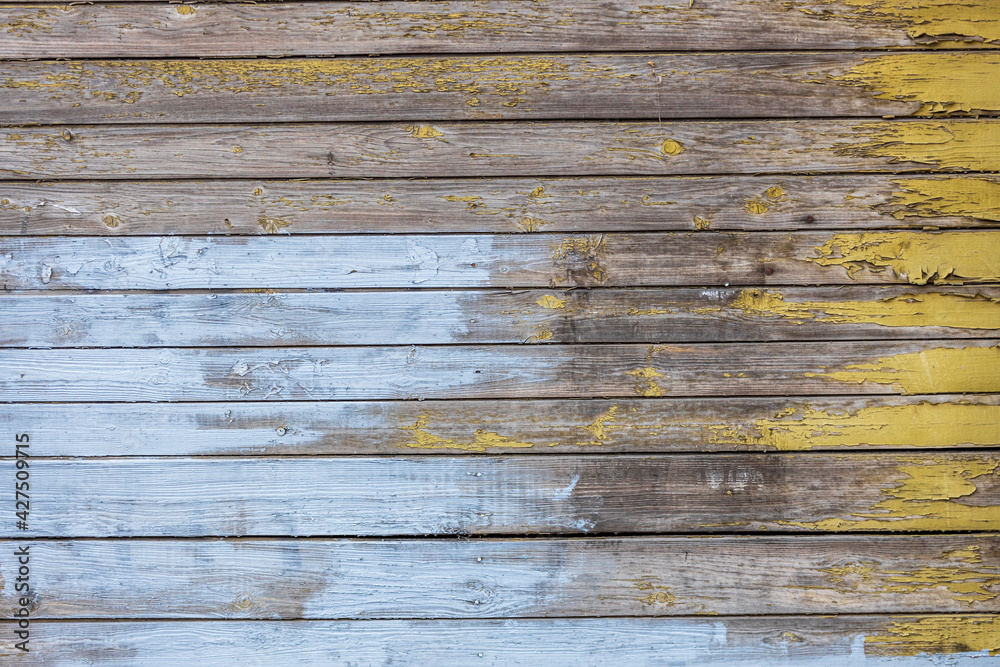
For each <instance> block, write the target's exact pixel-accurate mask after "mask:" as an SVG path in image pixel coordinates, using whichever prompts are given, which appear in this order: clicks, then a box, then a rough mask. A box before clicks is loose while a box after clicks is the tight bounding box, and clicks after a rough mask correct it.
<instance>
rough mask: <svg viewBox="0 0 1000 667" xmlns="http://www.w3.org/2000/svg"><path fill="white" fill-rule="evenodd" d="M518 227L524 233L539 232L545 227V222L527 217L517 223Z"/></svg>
mask: <svg viewBox="0 0 1000 667" xmlns="http://www.w3.org/2000/svg"><path fill="white" fill-rule="evenodd" d="M517 226H518V227H519V228H520V229H521V231H522V232H537V231H538V230H540V229H541V228H542V227H543V226H545V221H544V220H542V219H541V218H531V217H527V216H525V217H523V218H521V219H520V220H518V221H517Z"/></svg>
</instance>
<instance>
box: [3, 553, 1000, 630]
mask: <svg viewBox="0 0 1000 667" xmlns="http://www.w3.org/2000/svg"><path fill="white" fill-rule="evenodd" d="M19 545H20V543H19V542H16V541H4V542H3V543H2V544H0V547H2V550H3V553H4V554H13V553H14V550H15V548H16V547H17V546H19ZM30 549H31V551H30V553H31V579H32V583H34V585H35V589H34V590H35V597H34V609H33V613H32V620H33V621H34V620H37V619H46V618H64V619H74V618H95V619H96V618H121V619H129V618H132V619H135V618H145V619H155V618H174V619H185V618H188V619H194V618H212V619H227V618H228V619H240V618H259V619H272V620H273V619H298V618H309V619H348V618H371V619H378V618H470V617H480V618H482V617H485V618H497V617H509V618H514V617H532V616H540V617H559V616H567V617H579V616H607V615H615V616H618V615H621V616H672V615H690V614H697V613H707V614H713V613H719V614H796V613H817V614H827V613H829V611H830V609H836V610H837V612H838V613H841V614H849V613H879V614H893V613H905V612H916V613H921V614H926V613H928V611H927V610H929V609H934V610H937V611H938V612H939V613H957V614H969V613H975V612H996V611H997V610H998V609H1000V603H998V600H997V597H996V593H995V591H994V590H993V589H994V588H995V586H996V583H995V582H996V578H997V574H996V569H997V568H998V567H1000V556H998V552H1000V544H998V538H997V537H996V536H995V535H981V534H969V535H920V536H881V537H873V536H860V537H852V536H843V537H837V536H826V537H824V536H816V537H809V538H803V537H756V536H754V537H723V536H719V537H710V538H690V537H675V538H664V537H649V538H630V539H579V540H578V539H570V540H568V539H561V540H539V539H535V540H471V541H460V540H431V541H428V540H398V541H393V540H378V541H374V540H371V541H353V540H287V539H279V540H253V539H250V540H244V539H231V540H220V539H212V540H120V541H92V540H86V541H35V542H32V543H31V547H30ZM973 554H975V555H976V556H977V557H978V559H981V562H979V561H978V560H977V559H976V558H972V555H973ZM12 557H13V556H12V555H8V556H5V557H4V563H3V566H4V567H5V568H9V567H11V566H10V565H9V563H10V562H11V559H12ZM110 565H113V567H111V566H110ZM5 571H6V569H5ZM955 577H959V578H961V579H960V580H958V581H965V582H968V584H960V583H958V581H956V582H955V583H952V582H951V581H950V579H952V578H955ZM13 579H14V577H7V583H6V585H5V587H4V590H3V598H2V604H3V607H4V610H5V611H6V613H7V614H9V613H10V611H8V610H12V608H13V606H14V604H15V600H14V597H15V593H14V591H13ZM965 588H969V589H971V591H970V592H962V589H965ZM716 620H720V621H721V619H716ZM886 620H889V619H888V618H887V619H886ZM991 636H992V635H991Z"/></svg>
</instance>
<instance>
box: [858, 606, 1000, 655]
mask: <svg viewBox="0 0 1000 667" xmlns="http://www.w3.org/2000/svg"><path fill="white" fill-rule="evenodd" d="M981 652H987V653H988V654H989V655H991V656H996V655H1000V616H996V615H991V616H929V617H926V618H920V619H915V620H912V621H894V622H892V623H890V624H889V625H888V626H887V627H886V629H885V631H884V634H879V635H867V636H865V655H871V656H886V657H905V656H916V655H920V654H929V655H933V654H939V653H943V654H950V653H981Z"/></svg>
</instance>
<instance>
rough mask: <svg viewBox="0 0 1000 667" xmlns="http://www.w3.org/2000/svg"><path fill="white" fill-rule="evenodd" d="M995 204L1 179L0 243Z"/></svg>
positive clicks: (869, 182)
mask: <svg viewBox="0 0 1000 667" xmlns="http://www.w3.org/2000/svg"><path fill="white" fill-rule="evenodd" d="M277 6H280V5H277ZM998 199H1000V178H998V177H997V176H991V175H982V176H922V175H920V176H908V177H905V178H904V177H890V176H878V175H864V176H782V175H776V176H740V177H726V176H722V177H704V178H662V179H661V178H567V179H526V178H516V179H489V180H481V179H436V180H428V181H410V180H395V181H390V182H383V181H375V182H373V181H363V180H354V181H337V180H332V181H305V182H302V181H223V180H212V181H200V182H191V181H159V182H142V181H116V182H113V183H109V182H106V181H90V182H75V181H49V182H42V183H35V182H24V181H21V182H18V181H13V182H10V181H8V182H4V183H0V235H53V234H61V235H71V236H76V235H95V236H118V235H130V234H226V235H230V234H275V233H282V234H313V233H345V232H346V233H354V234H367V233H371V234H384V233H401V232H402V233H420V232H438V233H442V232H444V233H447V232H451V233H474V232H537V231H541V230H544V231H548V232H605V231H611V230H614V231H618V232H623V231H705V230H707V229H714V230H739V231H766V230H793V229H810V228H820V227H821V228H826V229H845V230H852V231H853V230H858V229H879V228H890V227H891V228H905V227H918V228H919V227H924V226H928V225H933V226H935V227H989V226H994V227H995V226H997V224H998V223H1000V208H998V206H997V203H996V202H997V201H998Z"/></svg>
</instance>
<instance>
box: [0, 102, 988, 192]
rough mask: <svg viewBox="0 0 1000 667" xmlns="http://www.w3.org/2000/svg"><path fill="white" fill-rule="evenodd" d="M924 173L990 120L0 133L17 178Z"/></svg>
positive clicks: (972, 147)
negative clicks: (826, 172)
mask: <svg viewBox="0 0 1000 667" xmlns="http://www.w3.org/2000/svg"><path fill="white" fill-rule="evenodd" d="M927 170H944V171H1000V121H995V120H933V121H926V120H897V121H861V120H857V121H850V122H848V121H838V120H808V121H729V122H721V121H720V122H702V121H698V122H695V121H688V122H680V121H675V122H662V123H605V122H565V121H564V122H549V123H542V122H520V123H497V122H493V123H473V122H466V123H435V124H433V125H419V124H406V123H365V124H354V123H340V124H311V125H310V124H304V125H303V124H292V123H279V124H272V125H251V126H243V125H191V126H186V127H177V126H170V125H132V126H125V125H123V126H96V127H95V126H72V127H65V128H59V127H23V128H6V129H3V130H0V173H3V174H4V175H6V176H7V177H8V178H13V179H25V180H33V179H38V178H80V179H105V178H113V179H122V178H128V179H136V178H149V177H154V178H185V179H189V178H328V177H338V178H372V177H380V178H397V177H421V176H433V177H435V178H445V177H461V178H465V177H471V176H524V175H525V174H530V175H534V176H614V175H623V176H638V175H650V176H655V175H671V174H693V175H694V174H759V173H766V172H773V173H782V172H823V171H837V172H886V171H890V172H907V171H927ZM989 208H990V209H991V210H992V209H995V206H990V207H989Z"/></svg>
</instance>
